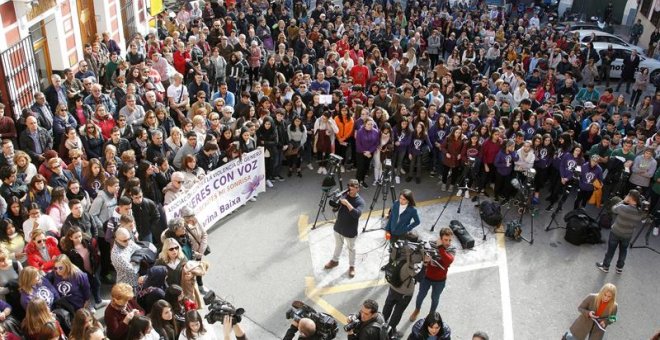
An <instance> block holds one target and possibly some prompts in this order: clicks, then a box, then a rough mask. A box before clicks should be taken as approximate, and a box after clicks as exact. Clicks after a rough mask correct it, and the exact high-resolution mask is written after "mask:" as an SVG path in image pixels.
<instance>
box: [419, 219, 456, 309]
mask: <svg viewBox="0 0 660 340" xmlns="http://www.w3.org/2000/svg"><path fill="white" fill-rule="evenodd" d="M453 236H454V232H452V231H451V229H450V228H449V227H444V228H442V229H440V237H439V239H438V241H437V247H438V252H437V257H435V258H432V257H431V256H430V255H428V254H427V255H425V256H424V263H425V264H426V272H425V274H424V278H423V279H422V280H421V281H420V283H419V293H417V300H416V301H415V310H414V311H413V312H412V314H411V315H410V321H413V322H414V321H415V320H417V316H418V315H419V311H420V309H421V308H422V302H424V298H426V294H428V292H429V289H431V310H430V311H429V314H430V313H435V310H436V309H437V308H438V303H439V301H440V294H441V293H442V291H443V290H444V289H445V283H446V280H447V271H448V270H449V266H450V265H451V264H452V262H454V251H453V249H450V247H451V241H452V238H453Z"/></svg>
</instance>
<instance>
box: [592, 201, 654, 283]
mask: <svg viewBox="0 0 660 340" xmlns="http://www.w3.org/2000/svg"><path fill="white" fill-rule="evenodd" d="M641 203H642V195H641V194H640V193H639V191H637V190H635V189H633V190H630V191H629V192H628V195H626V198H624V199H623V201H621V202H620V203H619V204H617V205H615V206H614V207H612V213H613V214H614V215H616V217H615V218H614V221H613V223H612V230H611V231H610V237H609V240H608V241H607V252H606V253H605V258H604V259H603V262H596V267H597V268H598V269H600V270H601V271H603V272H605V273H607V272H609V270H610V263H611V262H612V258H613V257H614V252H615V251H616V248H617V247H619V259H618V260H617V262H616V273H617V274H621V273H623V266H624V264H625V261H626V255H628V245H629V244H630V239H631V238H632V236H633V231H634V230H635V227H637V226H639V225H641V224H642V218H643V217H644V214H643V213H642V212H641V211H640V209H639V206H640V204H641Z"/></svg>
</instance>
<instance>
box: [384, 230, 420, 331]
mask: <svg viewBox="0 0 660 340" xmlns="http://www.w3.org/2000/svg"><path fill="white" fill-rule="evenodd" d="M405 238H406V240H407V241H404V240H400V241H398V242H396V243H394V245H393V246H392V248H391V252H390V264H389V268H391V269H388V268H386V271H387V270H391V273H392V275H397V276H398V277H396V278H393V279H387V281H388V283H389V284H390V289H389V291H388V292H387V298H385V304H384V305H383V317H384V318H385V320H387V321H388V324H389V325H390V327H392V331H391V334H396V335H397V336H398V337H399V338H400V337H401V336H399V334H397V330H396V326H397V325H398V324H399V321H401V317H402V316H403V312H404V311H405V310H406V308H407V307H408V305H409V304H410V301H411V300H412V297H413V294H414V293H415V283H416V280H415V275H416V274H417V271H416V269H419V267H417V266H416V265H418V264H421V263H422V261H423V260H424V250H423V248H422V247H421V246H420V243H408V241H410V242H418V236H417V234H416V233H415V232H414V231H409V232H408V233H407V234H405ZM394 268H399V269H398V270H395V269H394ZM386 278H388V276H387V274H386Z"/></svg>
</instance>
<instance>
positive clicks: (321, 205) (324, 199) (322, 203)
mask: <svg viewBox="0 0 660 340" xmlns="http://www.w3.org/2000/svg"><path fill="white" fill-rule="evenodd" d="M327 201H328V193H327V192H323V195H322V196H321V201H320V202H319V210H318V211H317V212H316V217H315V218H314V224H313V225H312V230H314V229H316V223H317V222H318V221H319V215H321V211H325V204H326V203H327Z"/></svg>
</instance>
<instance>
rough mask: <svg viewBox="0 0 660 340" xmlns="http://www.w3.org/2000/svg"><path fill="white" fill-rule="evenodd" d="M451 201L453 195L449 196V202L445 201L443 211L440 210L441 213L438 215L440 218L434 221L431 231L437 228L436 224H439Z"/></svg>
mask: <svg viewBox="0 0 660 340" xmlns="http://www.w3.org/2000/svg"><path fill="white" fill-rule="evenodd" d="M449 201H451V196H449V197H447V202H445V205H444V206H443V207H442V211H440V215H438V218H436V219H435V222H433V225H432V226H431V231H434V230H435V226H436V225H437V224H438V221H440V217H442V214H444V213H445V210H446V209H447V206H448V205H449Z"/></svg>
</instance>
